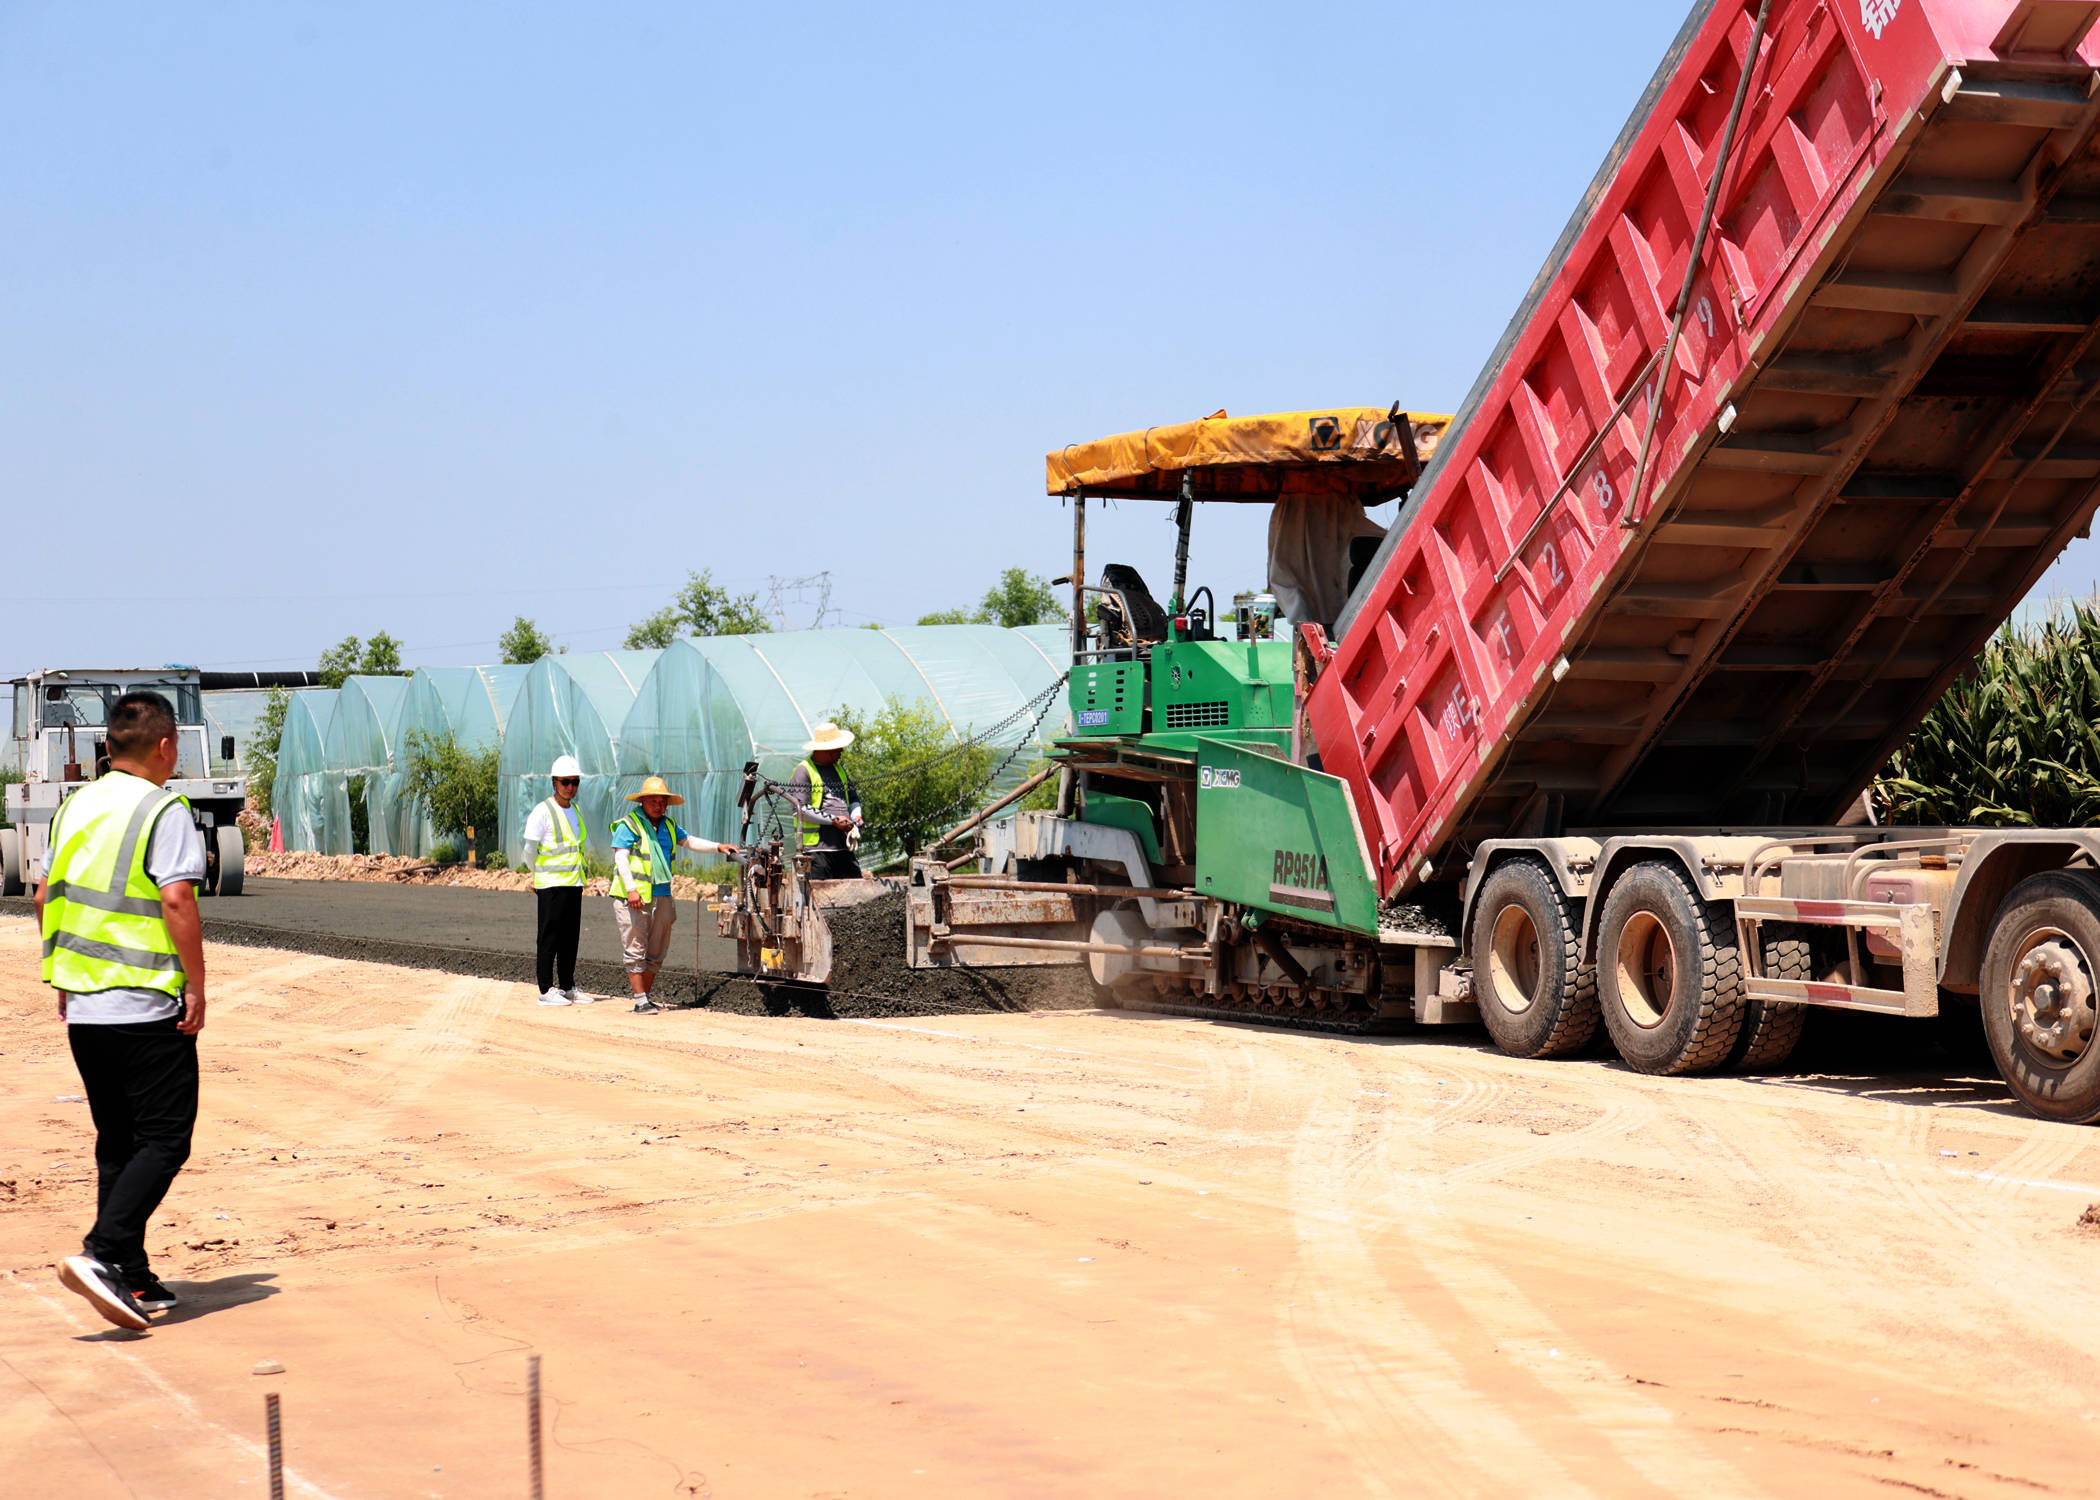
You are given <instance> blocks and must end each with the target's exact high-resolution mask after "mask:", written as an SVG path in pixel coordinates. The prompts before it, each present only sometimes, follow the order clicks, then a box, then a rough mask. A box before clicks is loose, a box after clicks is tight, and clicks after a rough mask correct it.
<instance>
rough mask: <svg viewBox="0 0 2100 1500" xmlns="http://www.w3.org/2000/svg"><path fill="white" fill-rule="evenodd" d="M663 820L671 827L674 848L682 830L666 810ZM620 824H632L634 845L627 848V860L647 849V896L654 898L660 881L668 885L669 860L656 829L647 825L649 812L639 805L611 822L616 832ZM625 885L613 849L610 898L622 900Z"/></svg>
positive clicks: (616, 855) (618, 859) (626, 888)
mask: <svg viewBox="0 0 2100 1500" xmlns="http://www.w3.org/2000/svg"><path fill="white" fill-rule="evenodd" d="M664 822H666V823H668V824H669V825H670V827H671V847H672V848H674V849H675V848H677V847H678V846H679V845H680V844H682V843H684V842H685V830H684V829H683V828H680V827H679V826H678V823H677V820H676V819H674V818H673V817H672V816H671V815H670V814H669V813H665V814H664ZM622 828H632V829H633V830H634V837H635V845H636V847H635V848H634V849H632V850H630V851H629V852H628V856H627V858H628V862H629V863H630V864H631V863H632V862H633V860H634V856H635V855H637V854H640V853H641V852H642V851H643V850H645V849H646V850H647V851H648V853H649V881H648V886H649V892H648V894H649V899H650V900H652V901H653V900H655V899H656V888H657V887H658V886H660V885H669V884H670V883H671V864H670V861H669V860H667V859H665V858H664V846H663V845H662V844H659V843H658V842H657V841H656V830H655V829H654V828H652V827H651V826H650V825H649V817H648V814H646V813H644V812H643V811H642V810H641V809H640V808H639V807H637V808H636V809H634V811H632V812H630V813H629V814H628V815H627V816H626V817H624V818H622V819H620V821H619V822H617V823H615V824H613V832H614V833H618V832H619V831H620V830H621V829H622ZM628 889H629V887H628V884H627V880H626V878H625V877H624V876H622V875H621V874H620V857H619V855H618V854H617V853H615V854H614V855H613V875H612V892H611V895H612V898H613V900H615V901H625V900H626V899H627V892H628Z"/></svg>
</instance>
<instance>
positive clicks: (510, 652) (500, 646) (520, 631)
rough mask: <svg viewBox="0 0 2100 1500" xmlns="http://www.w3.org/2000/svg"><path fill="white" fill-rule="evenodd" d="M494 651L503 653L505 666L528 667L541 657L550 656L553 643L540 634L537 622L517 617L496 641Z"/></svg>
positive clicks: (552, 652) (552, 650) (520, 616)
mask: <svg viewBox="0 0 2100 1500" xmlns="http://www.w3.org/2000/svg"><path fill="white" fill-rule="evenodd" d="M496 649H497V650H499V651H501V652H502V653H503V661H504V664H505V665H506V666H513V667H529V666H531V665H532V664H533V663H534V662H536V661H538V660H539V659H540V658H541V657H543V656H552V655H553V654H554V642H553V641H551V640H549V639H548V638H547V637H546V636H545V635H543V634H541V632H540V627H539V623H538V622H537V621H534V620H528V619H526V618H525V617H524V616H523V615H519V616H518V617H517V619H515V620H513V621H512V622H511V627H510V629H508V630H506V631H504V632H503V634H502V635H501V636H500V637H499V638H498V639H497V641H496Z"/></svg>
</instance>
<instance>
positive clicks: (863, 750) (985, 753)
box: [831, 698, 993, 861]
mask: <svg viewBox="0 0 2100 1500" xmlns="http://www.w3.org/2000/svg"><path fill="white" fill-rule="evenodd" d="M831 717H832V722H833V723H835V724H838V725H840V726H841V727H842V728H846V729H850V730H852V731H853V734H854V744H853V748H852V749H851V750H849V751H848V752H847V757H848V763H847V766H846V776H847V779H848V780H850V781H851V782H852V783H853V788H854V791H855V792H856V794H857V795H858V796H859V797H860V800H861V807H862V810H863V813H864V815H865V817H866V819H867V828H868V838H869V847H870V849H871V850H872V851H873V859H875V860H877V861H880V860H892V861H893V860H895V859H897V858H898V857H899V856H903V857H907V858H908V857H909V856H911V855H914V854H917V853H918V852H919V851H920V850H921V849H923V848H924V847H926V845H927V843H928V842H930V841H931V840H933V839H935V838H937V837H939V836H940V835H941V834H943V833H945V832H946V831H947V830H948V829H949V828H950V827H952V826H953V825H954V824H955V823H956V822H957V821H959V820H960V819H961V818H962V817H963V816H964V815H965V814H966V813H968V812H969V811H970V810H971V809H972V808H974V807H976V806H977V805H978V804H979V803H980V802H981V801H982V800H983V798H984V793H985V789H986V788H987V787H988V786H990V784H991V780H992V770H993V761H992V752H991V750H990V749H989V748H988V747H986V746H984V745H973V744H965V743H964V741H963V739H962V737H961V736H960V735H958V734H957V733H956V732H955V729H954V728H953V726H951V725H950V724H949V723H948V721H947V719H946V718H945V717H943V716H942V714H941V711H940V710H939V709H938V708H936V707H935V706H934V705H933V704H931V703H928V702H926V701H925V700H923V699H921V700H920V701H919V702H917V703H906V702H905V701H904V700H903V699H901V698H892V699H890V700H889V702H888V703H887V704H885V705H884V706H883V709H882V712H881V713H879V714H876V715H875V716H874V717H873V718H872V719H871V718H868V717H867V716H866V715H863V714H856V713H854V712H853V710H851V709H848V708H841V709H839V710H838V711H837V712H836V713H834V714H833V715H832V716H831Z"/></svg>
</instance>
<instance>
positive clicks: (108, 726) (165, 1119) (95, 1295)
mask: <svg viewBox="0 0 2100 1500" xmlns="http://www.w3.org/2000/svg"><path fill="white" fill-rule="evenodd" d="M103 736H104V744H105V747H106V750H107V754H108V757H109V767H108V770H107V771H106V772H105V773H104V774H103V775H101V776H100V777H98V778H97V779H95V780H94V781H91V782H89V783H88V784H87V785H85V786H83V787H81V788H80V789H79V790H78V791H76V792H74V793H73V794H72V795H71V796H69V797H67V798H66V800H65V801H64V802H62V803H60V804H59V807H58V810H57V812H56V813H55V814H54V815H53V816H52V819H51V834H50V838H49V841H48V845H49V847H48V851H47V852H46V854H45V856H44V862H43V871H42V874H43V881H42V883H41V884H40V885H39V886H38V887H37V893H36V910H37V923H38V926H39V928H40V929H41V931H42V934H43V940H44V968H43V976H44V982H45V983H46V984H48V985H50V986H52V987H53V988H54V989H56V990H57V991H58V1014H59V1017H60V1019H61V1020H63V1021H64V1022H65V1023H66V1039H67V1042H68V1043H69V1045H70V1047H71V1050H72V1053H73V1062H74V1065H75V1066H76V1067H77V1068H79V1070H80V1082H81V1084H82V1086H83V1087H84V1088H85V1089H86V1091H87V1101H88V1109H89V1111H90V1113H91V1114H92V1115H93V1117H94V1121H95V1172H96V1178H97V1185H96V1193H95V1223H94V1227H93V1228H91V1229H90V1230H89V1231H88V1232H87V1237H86V1239H85V1240H84V1242H83V1243H82V1246H81V1249H82V1252H83V1253H82V1254H79V1255H74V1256H68V1257H67V1258H66V1259H65V1260H64V1261H62V1262H61V1263H60V1265H59V1273H58V1279H59V1281H60V1282H61V1283H62V1284H63V1285H64V1286H65V1287H66V1288H67V1290H69V1291H73V1292H77V1293H79V1294H80V1295H81V1296H82V1297H85V1298H86V1299H87V1301H88V1304H89V1305H90V1306H91V1307H93V1308H94V1309H95V1311H96V1312H97V1313H99V1314H100V1315H101V1316H102V1317H103V1318H104V1319H105V1320H106V1321H108V1322H111V1323H114V1324H116V1325H117V1326H118V1327H119V1328H131V1329H139V1328H144V1327H146V1326H147V1318H146V1314H148V1313H151V1312H165V1311H166V1310H167V1309H169V1308H171V1307H174V1306H175V1305H176V1300H177V1299H176V1297H175V1294H174V1293H173V1292H171V1291H169V1290H168V1288H167V1287H166V1286H165V1285H163V1284H162V1283H161V1281H160V1280H159V1278H158V1277H156V1276H155V1275H154V1274H153V1270H152V1267H151V1266H150V1264H149V1263H148V1261H147V1258H146V1224H147V1221H148V1220H149V1219H151V1218H152V1216H153V1211H154V1210H155V1209H157V1208H159V1207H160V1202H161V1199H162V1198H164V1197H166V1196H167V1192H168V1188H169V1187H170V1186H171V1185H172V1184H173V1183H174V1181H175V1177H176V1174H177V1173H179V1172H180V1171H181V1170H182V1164H183V1163H184V1162H185V1161H187V1160H189V1155H190V1137H191V1135H192V1134H193V1132H194V1131H195V1129H196V1125H197V1033H198V1032H200V1031H202V1030H203V1029H204V934H203V929H202V927H201V925H200V923H199V922H198V918H197V885H198V883H199V882H200V881H202V880H203V879H204V876H205V852H204V839H203V836H202V835H201V834H200V833H199V832H198V830H197V826H196V823H195V822H194V821H193V820H192V817H191V814H190V805H189V802H188V801H187V800H186V799H185V798H183V797H182V796H181V795H180V794H179V793H176V792H171V791H167V790H165V784H166V782H167V780H168V778H169V777H170V776H172V775H174V773H175V763H176V760H177V737H176V728H175V710H174V708H173V707H172V706H171V705H170V704H169V702H168V700H167V699H166V698H164V697H162V696H161V695H160V694H159V693H153V692H136V693H126V694H124V695H123V696H122V697H121V698H119V699H117V701H116V703H115V704H113V705H112V706H111V708H110V710H109V713H108V715H107V718H106V722H105V724H104V730H103Z"/></svg>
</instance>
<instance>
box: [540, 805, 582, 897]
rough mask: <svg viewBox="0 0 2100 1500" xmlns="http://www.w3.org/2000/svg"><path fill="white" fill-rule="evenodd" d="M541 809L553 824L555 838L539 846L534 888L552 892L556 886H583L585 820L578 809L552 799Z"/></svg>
mask: <svg viewBox="0 0 2100 1500" xmlns="http://www.w3.org/2000/svg"><path fill="white" fill-rule="evenodd" d="M540 806H542V807H544V808H546V809H547V816H548V817H549V818H551V819H552V820H553V822H554V836H553V837H552V838H550V839H548V840H547V841H546V842H544V843H542V844H541V845H540V853H539V858H537V859H535V860H534V861H533V862H532V888H533V889H534V890H536V891H548V890H553V889H554V888H556V887H557V886H570V885H582V884H583V817H582V815H581V814H579V813H578V812H577V811H576V809H575V808H573V807H571V808H566V809H565V808H563V806H562V805H561V804H560V803H559V802H557V801H555V800H554V799H553V798H552V797H549V798H548V799H547V800H546V801H545V802H542V803H541V804H540Z"/></svg>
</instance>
